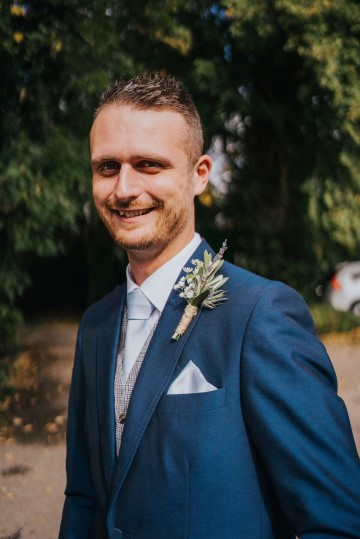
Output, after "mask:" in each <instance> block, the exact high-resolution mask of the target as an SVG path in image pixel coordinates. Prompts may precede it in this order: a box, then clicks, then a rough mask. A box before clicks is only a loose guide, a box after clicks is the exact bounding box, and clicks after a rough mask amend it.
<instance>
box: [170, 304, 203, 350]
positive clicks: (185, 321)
mask: <svg viewBox="0 0 360 539" xmlns="http://www.w3.org/2000/svg"><path fill="white" fill-rule="evenodd" d="M197 312H198V308H197V307H195V305H191V304H190V303H189V304H188V305H187V306H186V307H185V311H184V314H183V315H182V317H181V320H180V322H179V324H178V326H177V328H176V330H175V333H174V335H173V336H172V339H174V340H175V341H178V340H179V339H180V337H181V335H184V333H185V331H186V330H187V328H188V327H189V324H190V322H191V320H192V319H193V318H194V316H195V315H196V313H197Z"/></svg>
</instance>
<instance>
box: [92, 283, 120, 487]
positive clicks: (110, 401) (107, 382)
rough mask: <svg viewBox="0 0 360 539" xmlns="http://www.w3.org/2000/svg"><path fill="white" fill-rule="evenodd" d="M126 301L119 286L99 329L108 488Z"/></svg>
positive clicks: (99, 380) (99, 384)
mask: <svg viewBox="0 0 360 539" xmlns="http://www.w3.org/2000/svg"><path fill="white" fill-rule="evenodd" d="M125 298H126V285H123V286H121V287H120V288H119V289H118V290H117V293H116V294H115V297H114V299H113V302H112V304H111V306H110V308H109V311H108V313H106V314H105V315H104V320H103V323H102V325H101V327H100V331H99V338H98V348H97V395H98V420H99V430H100V445H101V449H102V454H103V459H102V461H103V465H104V470H105V477H106V480H107V484H108V487H110V483H111V480H112V477H113V473H114V469H115V464H116V455H115V412H114V377H115V368H116V358H117V352H118V346H119V337H120V328H121V321H122V315H123V312H124V305H125Z"/></svg>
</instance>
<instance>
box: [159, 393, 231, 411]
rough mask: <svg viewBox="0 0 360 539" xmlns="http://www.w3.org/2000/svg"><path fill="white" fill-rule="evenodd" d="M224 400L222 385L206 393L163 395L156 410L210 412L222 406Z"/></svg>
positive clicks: (224, 394)
mask: <svg viewBox="0 0 360 539" xmlns="http://www.w3.org/2000/svg"><path fill="white" fill-rule="evenodd" d="M225 401H226V389H225V388H224V387H223V388H220V389H217V390H215V391H208V392H206V393H187V394H180V395H164V396H163V397H162V398H161V399H160V401H159V404H158V407H157V411H158V413H159V414H174V413H179V414H180V413H183V414H186V413H188V414H190V413H198V412H210V411H213V410H217V409H219V408H223V407H224V406H225Z"/></svg>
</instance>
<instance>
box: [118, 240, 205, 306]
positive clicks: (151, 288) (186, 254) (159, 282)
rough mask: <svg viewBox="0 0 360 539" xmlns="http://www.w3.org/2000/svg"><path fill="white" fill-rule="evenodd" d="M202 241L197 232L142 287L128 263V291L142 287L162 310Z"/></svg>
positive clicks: (150, 299)
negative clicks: (137, 282) (179, 276)
mask: <svg viewBox="0 0 360 539" xmlns="http://www.w3.org/2000/svg"><path fill="white" fill-rule="evenodd" d="M200 243H201V237H200V235H199V234H198V233H197V232H195V234H194V237H193V238H192V240H191V241H190V242H189V243H188V244H187V245H186V246H185V247H184V248H183V249H182V250H181V251H180V252H179V253H177V254H176V255H175V256H174V257H173V258H171V259H170V260H168V261H167V262H166V263H165V264H163V265H162V266H160V268H158V269H157V270H156V271H154V273H152V274H151V275H149V277H148V278H147V279H146V280H145V281H144V282H143V283H142V285H141V286H140V287H139V286H138V285H137V284H136V283H135V281H134V280H133V279H132V276H131V268H130V264H128V266H127V268H126V282H127V293H128V294H129V292H132V291H133V290H135V288H140V290H141V291H142V292H144V294H145V296H146V297H147V298H148V299H149V301H151V303H152V304H153V305H154V307H156V309H157V310H158V311H160V312H162V311H163V309H164V307H165V303H166V301H167V299H168V297H169V295H170V292H171V290H172V288H173V286H174V284H175V281H176V279H177V277H178V275H179V273H180V272H181V270H182V269H183V267H184V266H185V264H186V262H187V261H188V260H189V258H190V256H191V255H192V253H193V252H194V251H195V249H196V248H197V247H198V245H200Z"/></svg>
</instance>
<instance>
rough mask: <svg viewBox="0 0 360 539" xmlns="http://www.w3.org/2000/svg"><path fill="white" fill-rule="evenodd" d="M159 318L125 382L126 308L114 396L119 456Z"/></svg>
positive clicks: (117, 452) (117, 451)
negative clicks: (133, 399)
mask: <svg viewBox="0 0 360 539" xmlns="http://www.w3.org/2000/svg"><path fill="white" fill-rule="evenodd" d="M159 318H160V313H159V316H158V318H157V319H156V321H155V323H154V326H153V327H152V329H151V330H150V333H149V335H148V337H147V339H146V341H145V343H144V346H143V347H142V349H141V351H140V354H139V355H138V357H137V359H136V361H135V363H134V365H133V368H132V369H131V371H130V374H129V376H128V378H127V380H124V377H123V362H124V351H125V336H126V328H127V317H126V307H125V311H124V316H123V321H122V324H121V332H120V343H119V350H118V354H117V361H116V371H115V380H114V396H115V399H114V400H115V402H114V406H115V425H116V454H117V455H119V450H120V444H121V436H122V433H123V430H124V425H125V420H126V414H127V409H128V406H129V401H130V397H131V393H132V391H133V389H134V386H135V382H136V379H137V377H138V374H139V371H140V368H141V365H142V362H143V359H144V357H145V354H146V352H147V349H148V347H149V344H150V341H151V339H152V336H153V334H154V331H155V329H156V326H157V323H158V321H159Z"/></svg>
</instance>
